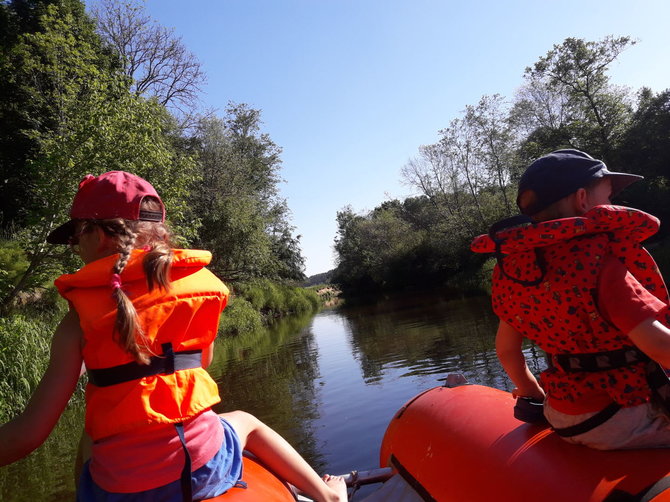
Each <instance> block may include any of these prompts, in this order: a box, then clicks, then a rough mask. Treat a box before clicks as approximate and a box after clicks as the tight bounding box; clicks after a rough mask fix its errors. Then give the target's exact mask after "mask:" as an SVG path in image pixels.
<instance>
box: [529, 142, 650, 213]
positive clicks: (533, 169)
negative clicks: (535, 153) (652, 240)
mask: <svg viewBox="0 0 670 502" xmlns="http://www.w3.org/2000/svg"><path fill="white" fill-rule="evenodd" d="M605 177H607V178H610V179H611V180H612V197H614V196H615V195H617V194H618V193H619V192H621V190H623V189H624V188H626V187H627V186H628V185H630V184H631V183H635V182H636V181H638V180H641V179H643V176H638V175H637V174H627V173H616V172H613V171H610V170H609V169H607V166H606V165H605V163H604V162H603V161H602V160H598V159H594V158H593V157H591V156H590V155H589V154H587V153H584V152H580V151H579V150H572V149H566V150H556V151H555V152H551V153H550V154H548V155H545V156H544V157H540V158H539V159H537V160H535V161H534V162H533V163H532V164H531V165H529V166H528V168H527V169H526V171H525V172H524V173H523V175H522V176H521V179H520V180H519V190H518V192H517V199H516V203H517V206H519V198H520V196H521V194H522V193H524V192H526V191H527V190H532V191H533V192H534V193H535V200H536V202H535V203H534V204H532V205H531V206H530V207H527V208H525V210H524V209H522V208H521V207H519V209H521V210H522V212H523V213H525V214H528V215H532V214H535V213H537V212H539V211H541V210H543V209H545V208H546V207H548V206H550V205H551V204H553V203H554V202H556V201H559V200H561V199H562V198H563V197H567V196H568V195H570V194H571V193H574V192H576V191H577V190H579V189H580V188H584V187H586V186H588V185H589V184H590V183H591V182H593V181H595V180H597V179H600V178H605Z"/></svg>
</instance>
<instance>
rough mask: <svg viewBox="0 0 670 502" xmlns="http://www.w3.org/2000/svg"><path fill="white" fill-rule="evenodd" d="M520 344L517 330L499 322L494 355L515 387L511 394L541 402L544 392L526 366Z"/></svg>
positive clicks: (521, 340)
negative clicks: (495, 354)
mask: <svg viewBox="0 0 670 502" xmlns="http://www.w3.org/2000/svg"><path fill="white" fill-rule="evenodd" d="M522 342H523V336H521V334H520V333H519V332H518V331H517V330H515V329H514V328H513V327H512V326H510V325H509V324H507V323H506V322H504V321H500V324H499V325H498V332H497V334H496V353H497V354H498V359H500V363H501V364H502V366H503V368H504V369H505V372H506V373H507V376H509V378H510V380H512V382H513V383H514V385H515V386H516V389H514V391H512V393H513V394H514V395H515V396H524V397H532V398H534V399H538V400H540V401H542V400H543V399H544V391H543V390H542V388H541V387H540V385H539V384H538V383H537V379H536V378H535V376H533V374H532V373H531V372H530V370H529V369H528V366H527V365H526V358H525V357H524V356H523V352H522V351H521V344H522Z"/></svg>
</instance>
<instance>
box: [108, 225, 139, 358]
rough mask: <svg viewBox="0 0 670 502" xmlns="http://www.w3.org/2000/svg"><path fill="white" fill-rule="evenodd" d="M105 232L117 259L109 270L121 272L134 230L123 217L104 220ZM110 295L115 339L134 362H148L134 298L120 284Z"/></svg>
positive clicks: (133, 237)
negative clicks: (113, 240)
mask: <svg viewBox="0 0 670 502" xmlns="http://www.w3.org/2000/svg"><path fill="white" fill-rule="evenodd" d="M101 226H102V229H103V230H104V231H105V232H107V233H108V234H111V235H114V236H115V237H116V238H117V242H118V252H119V259H118V260H117V261H116V263H115V264H114V267H113V268H112V273H113V274H115V275H117V276H120V275H121V273H122V272H123V270H124V269H125V268H126V265H127V264H128V260H129V259H130V253H131V251H132V250H133V248H134V245H135V240H136V238H137V234H136V233H135V232H133V230H132V228H131V227H130V225H128V224H127V223H126V221H125V220H121V219H119V220H107V221H105V222H103V224H102V225H101ZM112 297H113V298H114V299H115V300H116V305H117V313H116V321H115V324H114V330H115V332H116V333H117V336H118V340H117V341H118V343H119V345H121V347H123V348H124V349H125V350H126V351H128V352H129V353H130V354H131V355H132V356H133V357H134V358H135V360H136V361H137V362H139V363H142V364H149V354H150V353H151V351H150V349H149V340H148V339H147V338H146V336H145V334H144V330H143V329H142V326H141V325H140V322H139V317H138V315H137V310H135V306H134V305H133V302H132V301H131V300H130V298H128V295H126V293H125V292H124V291H123V289H122V288H121V287H115V288H114V289H113V291H112Z"/></svg>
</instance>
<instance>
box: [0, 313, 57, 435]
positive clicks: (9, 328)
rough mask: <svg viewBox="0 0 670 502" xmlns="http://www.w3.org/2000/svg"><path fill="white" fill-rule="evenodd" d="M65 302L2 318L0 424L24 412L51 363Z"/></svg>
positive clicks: (0, 340) (0, 334)
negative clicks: (54, 336)
mask: <svg viewBox="0 0 670 502" xmlns="http://www.w3.org/2000/svg"><path fill="white" fill-rule="evenodd" d="M65 311H66V307H65V302H53V301H49V302H48V305H47V303H45V302H44V301H42V302H41V303H40V304H39V305H33V306H31V307H29V308H24V309H22V310H21V311H20V312H19V313H15V314H11V315H9V316H6V317H2V318H0V375H2V378H1V379H0V423H2V422H5V421H7V420H9V419H10V418H12V417H13V416H15V415H16V414H17V413H19V412H21V411H22V410H23V409H24V407H25V405H26V404H27V403H28V400H29V399H30V396H31V395H32V393H33V391H34V390H35V387H36V386H37V384H38V383H39V381H40V378H42V374H43V373H44V370H45V369H46V367H47V364H48V362H49V351H50V344H51V338H52V336H53V333H54V330H55V329H56V326H57V325H58V323H59V322H60V320H61V318H62V317H63V315H65Z"/></svg>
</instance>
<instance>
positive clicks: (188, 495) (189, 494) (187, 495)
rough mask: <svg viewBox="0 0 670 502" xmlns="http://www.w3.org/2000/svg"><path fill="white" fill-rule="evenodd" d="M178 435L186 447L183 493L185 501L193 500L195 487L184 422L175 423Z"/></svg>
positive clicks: (182, 480)
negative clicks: (192, 481)
mask: <svg viewBox="0 0 670 502" xmlns="http://www.w3.org/2000/svg"><path fill="white" fill-rule="evenodd" d="M174 427H175V429H177V435H178V436H179V440H180V441H181V446H182V448H183V449H184V468H183V469H182V470H181V495H182V500H183V502H191V501H192V500H193V488H192V486H191V455H190V454H189V452H188V448H186V436H184V424H174Z"/></svg>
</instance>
